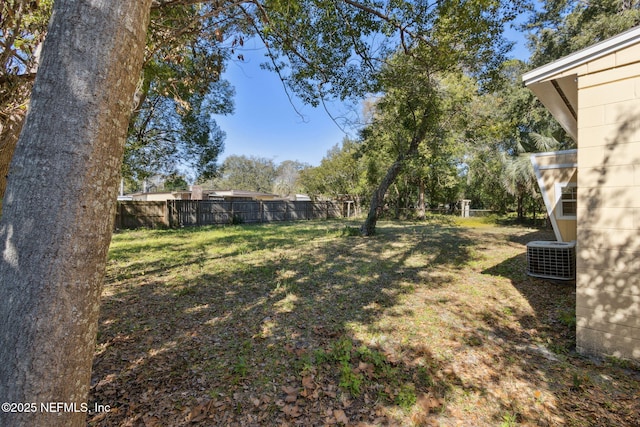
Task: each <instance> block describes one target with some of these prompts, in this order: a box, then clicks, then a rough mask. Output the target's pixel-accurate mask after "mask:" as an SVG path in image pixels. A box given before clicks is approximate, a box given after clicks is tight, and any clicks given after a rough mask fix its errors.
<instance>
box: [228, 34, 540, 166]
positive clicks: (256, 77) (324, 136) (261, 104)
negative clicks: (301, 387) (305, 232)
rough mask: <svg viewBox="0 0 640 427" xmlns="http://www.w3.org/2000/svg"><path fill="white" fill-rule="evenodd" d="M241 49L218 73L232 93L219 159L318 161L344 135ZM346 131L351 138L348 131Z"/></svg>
mask: <svg viewBox="0 0 640 427" xmlns="http://www.w3.org/2000/svg"><path fill="white" fill-rule="evenodd" d="M508 37H509V38H512V39H514V40H518V42H519V44H518V46H517V49H516V50H515V51H514V52H513V56H514V57H517V58H520V59H527V57H528V52H527V50H526V48H525V47H524V41H523V38H522V36H521V35H520V34H518V33H517V32H515V31H514V30H509V31H508ZM241 53H242V55H243V56H244V62H231V63H229V64H228V67H227V70H226V71H225V73H224V74H223V78H225V79H226V80H228V81H229V82H230V83H231V84H232V85H233V86H234V87H235V91H236V95H235V98H234V101H235V113H234V114H233V115H229V116H216V121H217V122H218V125H219V126H220V128H221V129H222V130H224V131H225V132H226V134H227V138H226V140H225V149H224V152H223V153H222V155H221V156H220V159H219V161H220V162H222V161H224V159H225V158H226V157H228V156H230V155H246V156H256V157H263V158H267V159H272V160H273V161H274V162H275V163H281V162H283V161H285V160H298V161H300V162H304V163H308V164H310V165H312V166H317V165H319V164H320V161H321V160H322V158H323V157H324V156H325V154H326V153H327V151H328V150H329V149H330V148H331V147H333V146H334V145H336V144H339V143H340V142H342V140H343V138H344V137H345V135H347V134H345V132H344V131H343V129H341V128H340V126H338V124H336V123H335V122H334V121H333V120H332V119H331V117H330V116H329V114H328V113H327V112H326V111H325V109H324V108H322V107H320V108H312V107H311V106H309V105H305V104H304V103H303V102H302V101H300V100H299V99H296V98H293V99H292V100H291V101H290V100H289V98H288V97H287V94H286V93H285V90H284V88H283V86H282V83H281V82H280V80H279V78H278V76H277V75H276V74H275V73H273V72H270V71H266V70H262V69H261V68H260V63H262V62H265V57H264V53H265V50H264V47H262V46H260V45H259V44H258V43H254V42H253V41H249V42H246V43H245V47H244V50H243V51H242V52H241ZM292 103H293V105H292ZM294 106H295V107H294ZM327 107H328V110H329V111H330V112H331V114H332V115H333V116H335V117H344V116H347V117H350V118H351V120H352V121H354V120H355V118H356V116H357V115H358V114H359V113H360V107H359V106H356V107H347V106H345V105H341V104H339V103H336V104H333V105H329V106H327ZM296 109H297V110H298V112H296ZM299 113H301V114H302V117H301V116H300V114H299ZM346 130H347V131H348V132H349V131H350V132H351V134H350V136H355V134H353V129H346Z"/></svg>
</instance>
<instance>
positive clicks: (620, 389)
mask: <svg viewBox="0 0 640 427" xmlns="http://www.w3.org/2000/svg"><path fill="white" fill-rule="evenodd" d="M542 236H544V234H542ZM540 237H541V236H540V234H539V233H533V234H532V235H528V236H522V239H520V238H519V239H515V240H514V241H518V242H520V243H522V244H525V243H526V242H528V241H530V240H553V239H544V238H540ZM525 267H526V253H525V252H524V248H523V252H522V253H520V254H518V255H516V256H513V257H510V258H507V259H505V260H504V261H503V262H501V263H499V264H497V265H494V266H492V267H491V268H488V269H485V270H484V271H483V272H482V273H483V274H486V275H491V276H495V277H501V278H506V279H508V280H509V283H510V284H511V286H513V288H514V289H515V290H517V292H518V293H519V294H520V295H521V296H522V297H523V298H524V300H525V301H526V303H527V305H528V306H529V307H531V313H513V314H515V316H516V317H517V324H518V325H520V327H521V330H520V331H517V330H510V329H509V328H505V327H503V326H499V327H496V328H494V329H493V330H492V331H491V334H495V335H489V336H490V337H491V339H493V340H498V342H499V343H500V344H501V345H502V346H503V347H504V349H505V354H509V353H511V354H512V355H517V357H518V362H517V364H518V365H521V366H527V368H528V369H527V370H528V371H529V372H531V373H535V375H539V374H540V373H543V376H541V377H539V378H538V383H539V384H540V386H541V387H546V388H548V389H549V390H550V391H551V393H552V395H553V397H554V398H555V399H556V405H557V407H558V410H559V411H561V412H562V413H565V414H567V420H566V422H569V423H586V424H585V425H594V426H608V425H637V423H638V422H639V421H640V418H638V415H637V414H638V413H639V412H638V411H639V410H640V405H639V404H638V402H637V400H636V399H634V398H633V397H632V396H634V395H637V393H638V392H639V389H638V384H637V382H634V380H633V377H636V378H637V377H638V376H639V374H638V372H635V373H634V372H633V371H631V370H629V369H627V367H625V366H620V365H616V364H615V363H614V364H611V363H603V362H602V361H596V360H593V359H588V358H585V357H582V356H581V355H579V354H577V353H576V286H575V281H552V280H544V279H538V278H533V277H529V276H527V275H526V273H525ZM488 317H490V318H493V319H491V321H490V323H491V324H494V325H500V314H496V313H492V314H491V315H489V316H488ZM533 380H535V379H533ZM614 401H617V402H618V403H617V404H615V405H614V404H612V402H614ZM589 414H597V416H594V415H592V417H593V418H592V419H590V415H589Z"/></svg>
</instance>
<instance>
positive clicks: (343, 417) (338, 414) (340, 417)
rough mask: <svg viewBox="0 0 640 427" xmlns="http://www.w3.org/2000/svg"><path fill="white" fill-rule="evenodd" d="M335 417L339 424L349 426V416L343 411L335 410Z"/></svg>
mask: <svg viewBox="0 0 640 427" xmlns="http://www.w3.org/2000/svg"><path fill="white" fill-rule="evenodd" d="M333 416H334V417H335V419H336V421H337V422H339V423H342V424H344V425H348V424H349V418H347V414H345V413H344V411H343V410H342V409H335V410H334V411H333Z"/></svg>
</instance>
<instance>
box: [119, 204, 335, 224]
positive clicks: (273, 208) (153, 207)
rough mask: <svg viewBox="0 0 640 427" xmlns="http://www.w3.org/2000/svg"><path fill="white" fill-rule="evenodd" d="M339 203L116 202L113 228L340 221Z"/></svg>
mask: <svg viewBox="0 0 640 427" xmlns="http://www.w3.org/2000/svg"><path fill="white" fill-rule="evenodd" d="M342 216H343V214H342V203H340V202H310V201H300V202H290V201H286V200H269V201H260V200H246V201H214V200H168V201H166V202H137V201H123V202H118V209H117V213H116V221H115V227H116V228H141V227H193V226H201V225H221V224H233V223H236V224H237V223H261V222H274V221H296V220H305V219H306V220H309V219H327V218H339V217H342Z"/></svg>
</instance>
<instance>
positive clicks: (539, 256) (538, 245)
mask: <svg viewBox="0 0 640 427" xmlns="http://www.w3.org/2000/svg"><path fill="white" fill-rule="evenodd" d="M527 274H528V275H529V276H533V277H540V278H543V279H553V280H574V279H575V278H576V242H548V241H533V242H529V243H527Z"/></svg>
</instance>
